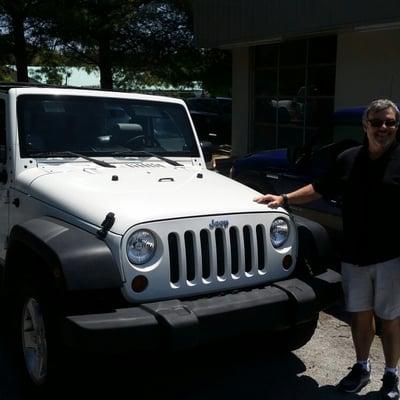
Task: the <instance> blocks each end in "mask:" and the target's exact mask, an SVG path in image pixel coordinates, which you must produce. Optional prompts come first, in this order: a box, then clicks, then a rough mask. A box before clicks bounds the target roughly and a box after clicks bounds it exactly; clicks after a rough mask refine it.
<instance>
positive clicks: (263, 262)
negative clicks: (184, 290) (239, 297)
mask: <svg viewBox="0 0 400 400" xmlns="http://www.w3.org/2000/svg"><path fill="white" fill-rule="evenodd" d="M265 232H266V230H265V227H264V226H263V225H262V224H257V225H244V226H242V227H239V226H231V227H230V228H229V229H224V228H221V227H217V228H216V229H215V230H213V229H211V230H210V229H202V230H200V232H198V231H197V232H195V231H192V230H187V231H184V232H179V233H177V232H171V233H169V235H168V249H169V261H170V272H169V273H170V281H171V283H172V284H174V285H178V286H180V285H186V284H187V282H186V281H188V282H191V283H192V284H198V283H201V281H202V280H203V283H205V284H206V283H210V282H214V281H216V280H218V279H219V280H222V281H225V280H226V279H230V280H232V279H237V278H238V277H241V276H245V275H246V276H254V275H255V274H257V273H261V272H263V273H264V272H266V269H267V246H266V233H265Z"/></svg>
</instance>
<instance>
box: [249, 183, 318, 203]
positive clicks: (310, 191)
mask: <svg viewBox="0 0 400 400" xmlns="http://www.w3.org/2000/svg"><path fill="white" fill-rule="evenodd" d="M285 197H286V201H285ZM321 197H322V196H321V195H320V194H319V193H317V192H316V191H315V190H314V187H313V185H311V184H309V185H306V186H303V187H301V188H300V189H297V190H295V191H294V192H290V193H287V194H285V195H274V194H264V195H261V196H257V197H255V198H254V201H255V202H256V203H263V204H268V205H269V206H270V207H272V208H276V207H280V206H284V205H285V202H286V203H287V204H303V203H308V202H310V201H313V200H318V199H320V198H321Z"/></svg>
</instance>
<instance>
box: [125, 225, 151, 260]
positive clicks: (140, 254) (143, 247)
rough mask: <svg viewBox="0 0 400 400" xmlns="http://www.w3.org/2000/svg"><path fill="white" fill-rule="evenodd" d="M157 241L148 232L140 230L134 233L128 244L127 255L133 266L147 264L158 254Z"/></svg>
mask: <svg viewBox="0 0 400 400" xmlns="http://www.w3.org/2000/svg"><path fill="white" fill-rule="evenodd" d="M156 246H157V241H156V238H155V237H154V235H153V234H152V233H151V232H150V231H147V230H144V229H140V230H138V231H136V232H133V233H132V235H131V236H130V237H129V239H128V243H127V244H126V253H127V255H128V259H129V261H130V262H131V263H132V264H137V265H142V264H146V263H147V262H148V261H150V260H151V258H152V257H153V256H154V253H155V252H156Z"/></svg>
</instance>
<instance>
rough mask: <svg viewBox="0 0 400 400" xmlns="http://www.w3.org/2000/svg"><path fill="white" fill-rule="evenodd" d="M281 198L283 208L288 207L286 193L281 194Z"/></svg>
mask: <svg viewBox="0 0 400 400" xmlns="http://www.w3.org/2000/svg"><path fill="white" fill-rule="evenodd" d="M281 196H282V198H283V207H287V206H288V205H289V199H288V196H287V194H286V193H283V194H281Z"/></svg>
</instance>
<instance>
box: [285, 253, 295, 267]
mask: <svg viewBox="0 0 400 400" xmlns="http://www.w3.org/2000/svg"><path fill="white" fill-rule="evenodd" d="M292 264H293V258H292V256H291V255H290V254H287V255H286V256H285V257H283V259H282V267H283V269H289V268H290V267H291V266H292Z"/></svg>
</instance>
